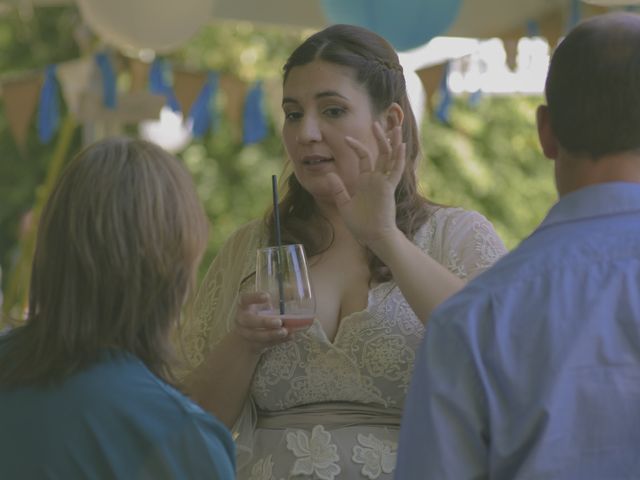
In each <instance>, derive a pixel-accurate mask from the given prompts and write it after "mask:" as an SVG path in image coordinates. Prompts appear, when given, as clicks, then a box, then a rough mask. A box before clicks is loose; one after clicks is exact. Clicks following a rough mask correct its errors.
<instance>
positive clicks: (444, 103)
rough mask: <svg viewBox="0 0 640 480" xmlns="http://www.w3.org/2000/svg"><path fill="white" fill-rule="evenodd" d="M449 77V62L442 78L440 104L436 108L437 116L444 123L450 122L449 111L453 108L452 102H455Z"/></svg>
mask: <svg viewBox="0 0 640 480" xmlns="http://www.w3.org/2000/svg"><path fill="white" fill-rule="evenodd" d="M448 77H449V64H448V63H447V65H446V66H445V68H444V73H443V74H442V80H440V104H439V105H438V108H437V109H436V117H437V118H438V120H440V121H441V122H442V123H449V113H450V110H451V104H452V103H453V97H452V95H451V90H449V83H448V82H447V79H448Z"/></svg>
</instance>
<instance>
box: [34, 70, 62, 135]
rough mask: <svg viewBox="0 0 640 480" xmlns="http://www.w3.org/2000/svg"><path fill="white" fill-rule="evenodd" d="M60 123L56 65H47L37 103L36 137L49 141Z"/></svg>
mask: <svg viewBox="0 0 640 480" xmlns="http://www.w3.org/2000/svg"><path fill="white" fill-rule="evenodd" d="M59 125H60V104H59V99H58V81H57V80H56V66H55V65H49V66H48V67H47V69H46V71H45V74H44V83H43V85H42V90H41V91H40V101H39V103H38V138H39V139H40V141H41V142H43V143H49V142H50V141H51V139H52V138H53V136H54V135H55V133H56V131H57V130H58V126H59Z"/></svg>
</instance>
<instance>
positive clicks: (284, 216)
mask: <svg viewBox="0 0 640 480" xmlns="http://www.w3.org/2000/svg"><path fill="white" fill-rule="evenodd" d="M282 108H283V110H284V113H285V121H284V125H283V128H282V136H283V141H284V145H285V148H286V151H287V154H288V159H289V162H288V167H290V168H289V171H290V174H289V176H288V178H287V180H286V191H285V192H284V195H283V198H282V202H281V203H280V205H279V213H280V217H281V224H282V237H283V241H284V242H285V243H300V244H303V245H304V248H305V250H306V253H307V256H308V257H309V264H310V275H311V281H312V283H313V287H314V290H315V297H316V316H315V319H314V322H313V324H312V326H311V327H310V328H309V330H307V331H306V332H292V331H289V330H288V329H287V328H286V327H285V326H283V324H282V320H281V319H280V318H278V317H268V316H262V315H257V314H256V313H257V312H256V309H257V306H258V305H260V304H261V303H264V302H265V301H267V298H266V297H265V295H264V293H262V292H255V291H254V289H255V288H254V281H253V280H254V275H255V259H256V249H258V248H260V247H264V246H266V245H275V243H276V241H275V223H276V222H275V221H274V212H273V211H270V212H268V214H267V216H266V219H265V221H260V220H257V221H253V222H251V223H249V224H248V225H245V226H243V227H242V228H240V229H239V230H238V231H237V232H236V233H235V234H233V235H232V236H231V238H230V239H229V240H228V241H227V243H226V244H225V245H224V247H223V248H222V249H221V251H220V252H219V254H218V256H217V257H216V259H215V260H214V262H213V264H212V265H211V267H210V269H209V272H208V274H207V276H206V278H205V280H204V282H203V285H202V287H201V289H200V291H199V293H198V296H197V299H196V303H195V314H194V316H193V318H191V319H190V320H189V324H188V325H187V326H186V327H185V329H184V336H183V338H182V343H183V347H184V349H185V353H186V357H187V359H188V360H189V362H190V363H191V367H192V371H191V372H190V373H189V374H188V375H187V376H186V378H185V380H184V381H185V386H186V387H185V388H186V389H187V390H188V391H189V392H190V394H191V395H192V396H193V397H194V398H195V399H197V401H198V402H200V403H201V404H202V405H203V406H204V407H205V408H207V409H209V410H211V411H212V412H214V413H215V414H216V415H217V416H218V417H219V418H220V419H221V420H222V421H224V422H225V423H226V424H227V425H228V426H229V427H232V428H233V430H234V433H235V434H236V435H237V439H236V442H237V448H238V455H239V457H238V461H239V472H238V475H239V478H240V479H269V480H270V479H272V478H273V479H276V480H279V479H281V478H321V479H325V480H333V479H351V478H370V479H374V478H380V479H383V478H384V479H388V478H391V477H392V472H393V469H394V465H395V458H396V446H397V439H398V430H399V425H400V415H401V410H402V406H403V402H404V398H405V395H406V392H407V388H408V385H409V380H410V378H411V373H412V370H413V360H414V356H415V352H416V349H417V347H418V346H419V344H420V340H421V338H422V336H423V334H424V322H425V321H426V319H427V317H428V316H429V314H430V312H431V311H432V310H433V309H434V308H435V307H436V306H437V305H438V304H439V303H441V302H442V301H443V300H444V299H446V298H447V297H448V296H450V295H451V294H452V293H454V292H456V291H457V290H458V289H459V288H461V286H462V285H463V284H464V282H465V281H466V280H467V279H469V278H471V277H473V276H474V275H477V274H478V273H480V272H482V271H483V270H484V269H486V268H488V267H489V266H490V265H491V264H492V263H493V262H494V261H495V260H496V259H497V258H498V257H499V256H500V255H502V254H503V253H504V252H505V249H504V246H503V244H502V242H501V241H500V240H499V238H498V237H497V235H496V233H495V231H494V229H493V227H492V226H491V224H490V223H489V222H488V221H487V220H486V219H485V218H484V217H483V216H481V215H480V214H478V213H476V212H470V211H464V210H462V209H459V208H446V207H442V206H439V205H436V204H434V203H432V202H429V201H428V200H427V199H425V198H424V197H422V196H421V195H419V193H418V188H417V181H416V165H417V162H418V161H419V159H420V147H419V142H418V129H417V125H416V121H415V118H414V116H413V113H412V111H411V107H410V105H409V101H408V98H407V93H406V86H405V79H404V76H403V72H402V67H401V66H400V64H399V62H398V56H397V54H396V53H395V51H394V50H393V48H392V47H391V46H390V45H389V43H388V42H386V41H385V40H384V39H383V38H381V37H379V36H378V35H376V34H374V33H372V32H370V31H368V30H365V29H363V28H359V27H355V26H350V25H334V26H331V27H328V28H327V29H325V30H323V31H321V32H319V33H316V34H315V35H312V36H311V37H309V38H308V39H307V40H305V41H304V42H303V43H302V44H301V45H300V46H299V47H298V48H297V49H296V50H295V51H294V52H293V53H292V54H291V56H290V57H289V59H288V61H287V63H286V64H285V66H284V82H283V98H282Z"/></svg>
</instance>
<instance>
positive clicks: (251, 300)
mask: <svg viewBox="0 0 640 480" xmlns="http://www.w3.org/2000/svg"><path fill="white" fill-rule="evenodd" d="M269 304H270V297H269V295H268V294H266V293H264V292H248V293H243V294H241V295H240V298H239V302H238V314H237V316H236V330H237V331H238V333H239V334H240V335H241V336H242V337H243V338H245V339H246V340H247V341H249V342H252V343H254V344H261V345H264V347H268V346H270V345H274V344H276V343H280V342H281V341H283V340H286V339H287V338H288V337H289V332H288V331H287V329H286V328H283V326H282V319H280V318H278V317H276V316H270V315H259V314H258V307H259V306H260V305H269Z"/></svg>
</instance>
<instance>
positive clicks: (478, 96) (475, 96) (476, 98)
mask: <svg viewBox="0 0 640 480" xmlns="http://www.w3.org/2000/svg"><path fill="white" fill-rule="evenodd" d="M480 100H482V89H480V88H479V89H477V90H476V91H475V92H473V93H472V94H471V95H469V105H471V106H472V107H477V106H478V105H479V104H480Z"/></svg>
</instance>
